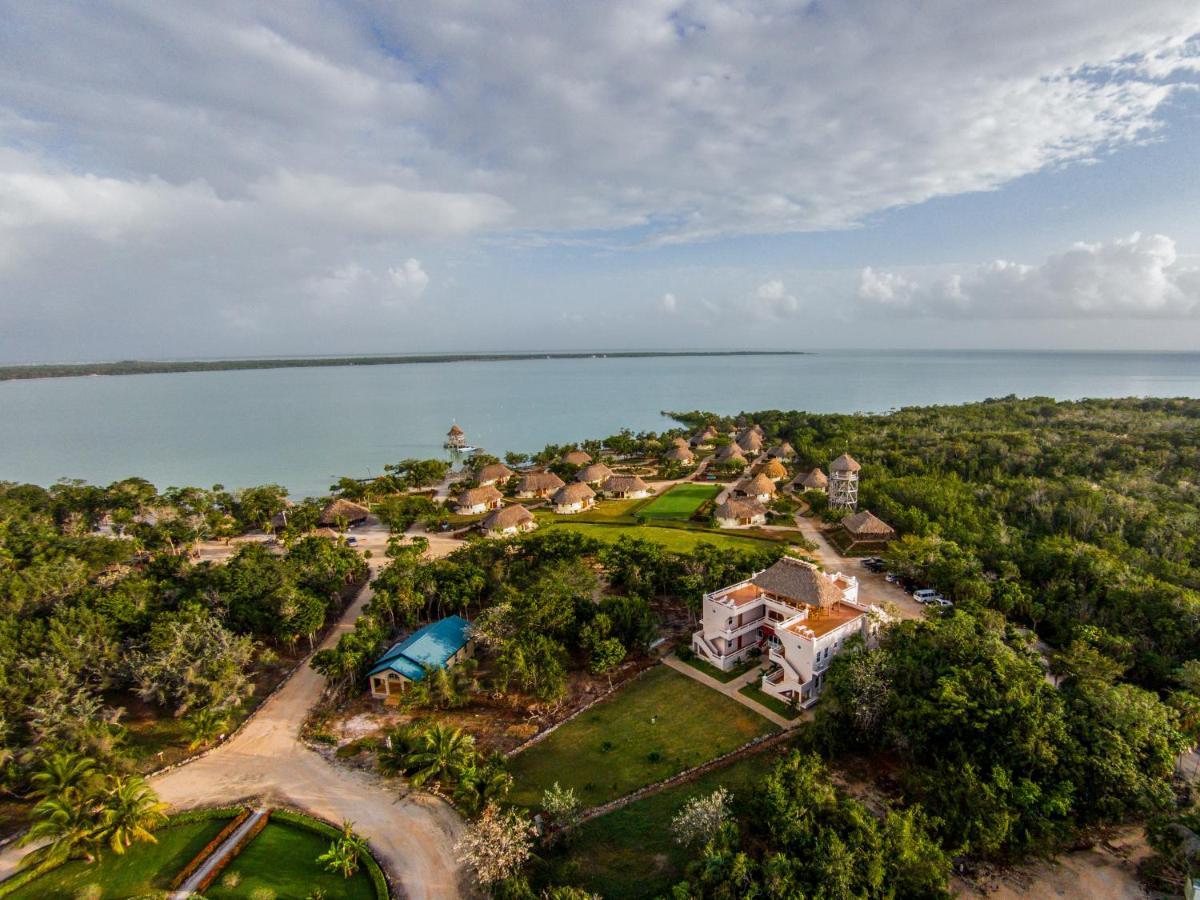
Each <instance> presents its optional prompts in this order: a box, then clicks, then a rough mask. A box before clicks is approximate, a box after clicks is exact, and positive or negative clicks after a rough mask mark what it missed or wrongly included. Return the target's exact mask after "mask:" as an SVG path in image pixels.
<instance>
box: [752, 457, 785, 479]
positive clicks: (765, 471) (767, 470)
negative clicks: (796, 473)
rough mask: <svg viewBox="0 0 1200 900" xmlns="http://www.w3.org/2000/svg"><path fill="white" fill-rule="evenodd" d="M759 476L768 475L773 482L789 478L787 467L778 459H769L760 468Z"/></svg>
mask: <svg viewBox="0 0 1200 900" xmlns="http://www.w3.org/2000/svg"><path fill="white" fill-rule="evenodd" d="M758 474H759V475H766V476H767V477H768V478H770V479H771V480H772V481H781V480H782V479H784V478H787V467H786V466H785V465H784V464H783V463H781V462H780V461H779V460H777V459H768V460H767V461H766V462H765V463H763V464H762V465H761V466H759V467H758Z"/></svg>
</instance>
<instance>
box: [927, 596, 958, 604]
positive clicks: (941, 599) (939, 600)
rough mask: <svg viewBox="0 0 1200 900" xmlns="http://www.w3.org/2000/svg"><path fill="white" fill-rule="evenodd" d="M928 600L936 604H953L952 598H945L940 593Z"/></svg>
mask: <svg viewBox="0 0 1200 900" xmlns="http://www.w3.org/2000/svg"><path fill="white" fill-rule="evenodd" d="M929 602H930V603H936V604H937V605H938V606H953V605H954V601H953V600H947V599H946V598H945V597H942V596H940V595H939V596H938V597H936V598H934V599H933V600H930V601H929Z"/></svg>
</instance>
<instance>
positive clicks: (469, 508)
mask: <svg viewBox="0 0 1200 900" xmlns="http://www.w3.org/2000/svg"><path fill="white" fill-rule="evenodd" d="M503 503H504V495H503V494H501V493H500V492H499V491H498V490H496V486H495V485H494V484H485V485H484V486H483V487H473V488H468V489H467V490H465V491H463V492H462V493H461V494H459V495H458V499H457V500H455V501H454V504H455V505H454V511H455V512H456V513H458V514H459V515H460V516H477V515H479V514H480V513H485V512H487V511H488V510H492V509H499V508H500V507H501V506H502V505H503Z"/></svg>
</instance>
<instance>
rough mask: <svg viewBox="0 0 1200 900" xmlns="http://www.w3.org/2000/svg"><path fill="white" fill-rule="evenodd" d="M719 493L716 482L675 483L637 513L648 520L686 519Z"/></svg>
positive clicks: (719, 488)
mask: <svg viewBox="0 0 1200 900" xmlns="http://www.w3.org/2000/svg"><path fill="white" fill-rule="evenodd" d="M719 493H721V486H720V485H717V484H694V483H691V482H689V483H685V484H677V485H675V487H673V488H671V489H670V490H669V491H667V492H666V493H665V494H663V495H662V496H660V497H656V498H655V499H654V500H653V502H651V503H650V504H649V505H648V506H646V507H645V508H644V509H642V510H639V512H638V514H639V515H640V516H641V517H642V518H644V519H648V520H650V521H653V520H655V519H680V520H683V521H686V520H688V519H690V518H691V517H692V513H694V512H695V511H696V510H698V509H699V508H700V507H701V506H703V505H704V503H705V502H706V501H708V500H711V499H712V498H713V497H715V496H717V494H719Z"/></svg>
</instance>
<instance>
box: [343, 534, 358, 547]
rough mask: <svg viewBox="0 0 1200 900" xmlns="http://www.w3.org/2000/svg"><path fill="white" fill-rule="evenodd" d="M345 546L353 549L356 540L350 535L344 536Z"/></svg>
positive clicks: (356, 542)
mask: <svg viewBox="0 0 1200 900" xmlns="http://www.w3.org/2000/svg"><path fill="white" fill-rule="evenodd" d="M346 544H347V545H348V546H350V547H354V546H356V545H357V544H358V538H356V537H355V536H354V535H352V534H348V535H346Z"/></svg>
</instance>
